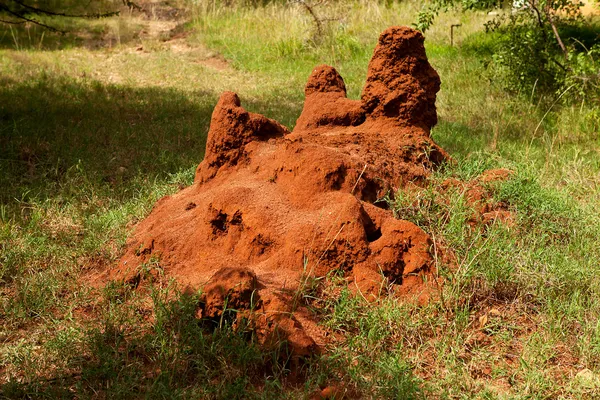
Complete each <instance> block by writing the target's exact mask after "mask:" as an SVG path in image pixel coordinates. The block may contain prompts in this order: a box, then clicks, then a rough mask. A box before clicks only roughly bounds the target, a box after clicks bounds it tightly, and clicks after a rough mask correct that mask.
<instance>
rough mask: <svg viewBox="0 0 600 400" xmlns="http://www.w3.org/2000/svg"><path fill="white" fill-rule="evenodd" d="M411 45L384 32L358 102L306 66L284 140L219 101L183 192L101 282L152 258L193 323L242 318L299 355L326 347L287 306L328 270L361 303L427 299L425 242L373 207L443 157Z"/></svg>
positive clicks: (431, 86) (131, 274) (232, 101)
mask: <svg viewBox="0 0 600 400" xmlns="http://www.w3.org/2000/svg"><path fill="white" fill-rule="evenodd" d="M423 41H424V39H423V36H422V35H421V33H419V32H418V31H415V30H413V29H410V28H407V27H392V28H389V29H387V30H386V31H384V32H383V33H382V34H381V36H380V38H379V43H378V45H377V47H376V48H375V52H374V54H373V58H372V59H371V61H370V63H369V67H368V76H367V82H366V85H365V87H364V89H363V93H362V96H361V100H350V99H348V98H346V88H345V85H344V81H343V79H342V77H341V76H340V75H339V74H338V73H337V71H336V70H335V69H334V68H332V67H330V66H327V65H321V66H318V67H316V68H315V69H314V71H313V72H312V74H311V76H310V78H309V79H308V83H307V84H306V89H305V94H306V100H305V103H304V109H303V111H302V114H301V115H300V117H299V118H298V121H297V124H296V127H295V129H294V130H293V131H292V132H290V131H289V130H288V129H287V128H286V127H284V126H283V125H281V124H279V123H278V122H277V121H274V120H272V119H269V118H266V117H264V116H262V115H259V114H254V113H251V112H248V111H246V110H245V109H244V108H243V107H242V106H241V104H240V99H239V98H238V96H237V95H236V94H235V93H231V92H226V93H223V95H222V96H221V98H220V99H219V102H218V103H217V105H216V107H215V109H214V112H213V115H212V120H211V125H210V131H209V134H208V142H207V146H206V156H205V158H204V160H203V161H202V162H201V163H200V165H199V166H198V169H197V171H196V177H195V181H194V184H193V185H192V186H190V187H188V188H186V189H184V190H182V191H180V192H179V193H177V194H174V195H172V196H167V197H164V198H162V199H161V200H159V201H158V202H157V204H156V205H155V207H154V209H153V210H152V213H151V214H150V215H149V216H148V217H147V218H146V219H145V220H144V221H142V222H141V223H140V224H139V225H138V226H137V228H136V230H135V233H134V234H133V236H132V237H131V239H130V240H129V242H128V246H127V252H126V254H125V255H124V256H123V258H122V260H121V261H120V263H119V265H118V268H117V269H116V270H115V271H114V272H113V274H112V276H113V278H118V279H125V280H128V281H130V282H136V281H139V280H140V279H141V277H142V274H141V272H140V271H141V270H143V268H141V266H143V264H144V263H146V262H148V261H149V260H150V258H151V257H154V258H155V259H157V260H159V264H160V266H161V267H162V269H163V270H164V274H165V275H166V276H167V277H173V278H175V279H176V280H177V281H178V282H180V283H181V284H183V285H184V286H185V287H189V288H190V289H192V290H197V289H200V288H203V293H204V295H203V298H202V303H201V304H200V306H199V307H200V309H199V314H200V315H201V316H202V317H207V318H214V319H218V318H220V316H221V314H222V313H223V310H224V308H227V309H235V310H237V312H238V317H239V316H242V315H244V316H245V317H247V316H248V315H250V310H251V313H252V320H253V323H254V326H255V329H256V331H257V333H258V335H257V336H258V337H259V339H260V340H261V341H262V342H263V343H264V344H271V343H275V342H277V341H278V340H280V339H282V338H283V339H287V340H288V342H289V344H290V348H291V350H292V352H293V353H294V354H295V355H297V356H301V355H305V354H309V353H310V352H312V351H315V350H317V349H318V347H319V345H321V344H322V343H323V340H324V339H323V337H322V334H321V332H320V330H319V329H318V327H317V326H316V324H315V323H314V322H313V321H312V319H311V317H310V315H309V314H308V313H307V312H306V311H305V310H304V308H303V307H302V306H301V304H299V302H298V301H296V300H297V297H296V293H298V290H299V289H301V288H302V286H303V284H304V283H305V282H306V277H323V276H325V275H327V274H328V273H331V272H332V271H337V272H340V273H343V274H345V276H347V277H348V281H349V284H350V285H352V287H353V288H354V290H356V291H357V292H359V293H360V294H362V295H363V296H365V297H366V298H373V297H376V296H378V295H380V294H382V293H385V292H386V291H388V290H389V289H390V288H391V289H392V290H393V292H394V293H395V294H400V295H402V296H409V297H416V298H417V300H419V299H421V300H423V299H425V298H426V297H427V296H428V292H429V290H430V287H428V286H427V285H425V284H424V282H425V281H431V275H432V274H433V273H434V272H435V271H434V267H433V258H432V254H431V247H432V240H431V238H430V236H429V235H428V234H427V233H425V232H424V231H423V230H421V229H420V228H419V227H417V226H416V225H414V224H412V223H411V222H408V221H403V220H398V219H396V218H394V216H393V214H392V212H391V211H389V210H387V203H386V202H385V201H382V200H381V199H382V198H383V197H384V196H386V195H389V194H393V193H394V192H395V191H396V190H398V189H402V188H404V187H408V186H407V184H408V183H415V182H416V183H418V182H422V181H424V180H425V179H426V178H427V176H428V174H429V173H430V171H431V170H432V169H433V168H435V167H436V166H437V165H439V164H440V163H442V162H443V161H444V160H446V159H447V158H448V156H447V154H446V153H445V152H444V151H443V150H442V149H441V148H440V147H438V145H436V144H435V143H434V142H433V140H432V139H431V138H430V134H429V131H430V129H431V127H432V126H433V125H434V124H435V123H436V122H437V116H436V109H435V98H436V93H437V91H438V90H439V88H440V79H439V77H438V75H437V73H436V72H435V70H434V69H433V68H432V67H431V66H430V65H429V63H428V61H427V57H426V55H425V48H424V47H423ZM426 278H429V279H426ZM244 310H246V311H244ZM238 319H239V318H238Z"/></svg>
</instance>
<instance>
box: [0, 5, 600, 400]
mask: <svg viewBox="0 0 600 400" xmlns="http://www.w3.org/2000/svg"><path fill="white" fill-rule="evenodd" d="M228 4H229V5H228V6H224V3H223V2H220V1H219V2H217V1H200V2H189V3H184V2H181V3H172V4H169V3H147V4H144V6H145V10H146V11H144V12H141V11H137V12H134V11H130V12H127V10H126V9H125V10H123V11H122V12H121V14H120V16H118V17H112V18H109V19H103V20H93V21H88V20H83V21H82V20H66V21H65V20H61V21H60V22H58V21H57V23H62V24H67V25H68V28H69V29H68V33H67V34H66V35H64V36H60V35H54V34H51V33H49V32H48V31H46V30H43V29H42V28H41V27H39V26H35V25H16V26H12V25H5V26H2V27H0V29H1V30H0V320H1V321H2V324H0V374H1V376H0V385H1V386H0V396H3V397H7V398H37V397H51V398H56V397H65V398H72V397H81V398H86V397H109V398H131V397H169V398H171V397H183V398H188V397H194V398H252V397H256V398H275V397H282V398H285V397H289V398H299V397H303V396H305V397H308V396H310V395H311V394H312V393H314V392H315V391H316V390H318V389H320V388H323V387H325V386H327V385H333V384H336V383H338V382H340V383H341V384H342V385H343V387H344V388H346V390H349V391H351V392H355V393H360V394H362V396H363V397H366V398H421V397H427V398H430V397H433V398H482V399H487V398H507V399H508V398H510V399H521V398H523V399H525V398H528V399H529V398H597V397H598V396H599V395H600V377H599V376H598V373H600V323H599V320H598V317H599V316H600V302H599V301H598V298H600V296H599V295H600V279H599V278H598V268H599V265H598V264H599V260H600V250H599V249H600V246H599V245H600V243H599V242H600V240H599V239H598V238H599V237H600V221H599V219H600V217H599V215H598V212H597V210H598V209H599V207H600V178H599V177H600V175H599V171H600V136H599V132H600V111H599V110H600V108H599V107H598V103H597V97H596V98H593V97H592V98H585V99H584V98H583V97H579V98H577V97H574V98H571V99H570V100H569V101H568V102H565V101H562V99H563V97H564V96H563V97H561V98H560V99H559V96H560V93H559V92H556V91H554V90H548V91H541V90H540V91H538V90H537V89H536V90H535V91H530V90H525V89H520V88H518V87H514V86H513V87H512V88H511V89H512V90H510V91H507V90H506V76H507V75H505V74H504V72H506V71H504V72H502V71H499V68H504V67H505V66H506V65H505V64H502V63H500V64H498V63H494V57H498V54H502V53H498V48H497V46H498V44H499V43H504V42H503V41H505V40H506V41H509V42H510V41H512V43H514V40H518V39H514V38H512V37H511V36H510V35H513V34H514V35H518V34H519V33H518V32H517V31H511V32H504V33H503V31H502V30H496V31H495V32H494V33H486V31H485V23H486V22H489V21H490V20H491V19H492V18H495V17H494V16H489V15H487V13H485V12H481V11H477V10H474V11H468V12H458V11H453V10H452V9H450V10H449V11H448V12H442V13H440V15H438V17H437V19H436V20H435V23H434V24H433V25H431V26H430V28H429V30H428V31H427V40H426V48H427V53H428V56H429V58H430V62H431V63H432V65H433V66H434V67H435V68H436V70H437V71H438V72H439V74H440V76H441V79H442V90H441V91H440V93H439V96H438V113H439V116H440V123H439V124H438V126H437V127H436V128H435V129H434V130H433V133H432V134H433V137H434V139H435V140H436V141H437V142H438V143H439V144H440V145H441V146H442V147H444V148H445V149H446V150H448V151H449V152H450V154H451V155H452V156H453V158H454V160H455V162H454V163H453V164H451V165H448V166H447V167H446V168H444V169H442V170H440V171H438V172H437V173H436V174H435V175H434V176H433V178H432V180H431V184H430V187H429V188H428V190H426V191H424V192H423V193H421V194H419V196H418V197H417V198H416V199H415V198H407V197H406V196H398V197H397V199H396V202H395V203H394V204H393V207H394V209H395V210H396V212H397V214H398V216H399V217H401V218H405V219H409V220H412V221H414V222H415V223H417V224H419V225H420V226H422V227H423V228H424V229H425V230H426V231H427V232H429V233H431V234H433V235H435V236H436V238H438V239H439V240H440V242H441V243H443V244H444V245H446V246H447V247H449V248H452V249H454V251H455V252H456V258H457V261H458V262H457V267H456V268H452V269H450V268H449V267H448V266H447V265H444V264H443V263H441V262H440V264H439V265H438V268H439V270H440V274H441V276H442V277H443V278H444V279H445V282H446V284H445V285H444V287H443V291H442V293H441V294H440V299H441V300H440V301H439V302H433V303H432V304H430V305H429V306H426V307H422V308H416V307H414V306H412V305H410V304H403V303H401V302H399V301H397V300H395V299H382V300H381V301H379V302H377V303H375V304H366V303H364V302H363V301H361V299H360V298H356V297H353V296H351V295H350V294H349V293H348V292H347V291H345V290H344V289H343V284H342V282H340V277H337V276H331V277H328V279H327V280H326V281H324V282H322V283H321V284H320V285H319V286H318V287H315V288H312V291H311V292H310V293H307V294H306V295H307V296H308V295H310V298H311V299H312V300H311V301H312V302H314V305H315V306H319V307H315V309H317V308H320V309H322V310H324V311H323V312H322V313H321V314H319V316H318V317H319V318H320V319H321V320H322V324H323V325H324V326H326V327H328V328H329V329H331V331H332V332H334V333H338V334H341V335H339V340H337V341H335V342H333V343H332V344H331V346H330V348H329V349H328V350H329V351H328V352H327V353H326V354H325V355H323V356H318V357H317V356H316V357H315V358H314V359H312V360H308V361H307V362H306V364H304V365H303V368H302V369H301V371H300V372H296V373H294V374H292V373H290V367H291V365H290V363H289V362H288V361H289V360H286V359H284V358H283V359H282V357H280V354H279V353H278V352H277V351H274V352H268V353H265V352H261V351H259V350H258V349H257V348H256V346H254V345H253V343H252V341H247V340H246V337H245V334H250V335H251V332H245V333H244V334H243V333H240V332H237V333H236V332H231V331H230V330H229V328H227V327H221V328H215V327H214V326H206V324H204V323H198V321H197V320H195V319H194V317H193V315H192V310H193V307H194V304H195V302H197V294H188V295H183V294H181V293H179V291H178V288H177V287H176V285H175V284H174V283H172V282H168V281H165V280H159V281H156V282H154V283H152V284H151V285H148V287H146V288H145V289H144V290H138V291H132V290H130V289H129V288H128V287H126V286H121V285H118V284H109V285H108V286H106V287H104V286H103V285H99V284H97V283H96V282H99V281H101V280H100V279H99V276H100V275H101V274H102V273H103V272H105V271H106V270H107V269H108V268H109V267H110V266H111V265H112V264H113V263H114V262H116V260H117V259H118V257H119V256H120V254H121V251H122V249H123V246H124V242H125V239H126V237H127V234H128V232H129V231H130V229H131V228H132V226H133V225H134V224H135V222H137V221H138V220H140V219H141V218H143V217H144V216H145V215H146V214H147V213H148V212H149V210H150V208H151V207H152V205H153V204H154V203H155V201H156V200H157V199H158V198H160V197H161V196H163V195H165V194H168V193H173V192H175V191H177V190H178V189H179V188H180V187H182V186H185V185H189V184H190V183H191V182H192V179H193V172H194V169H195V167H196V165H197V164H198V163H199V162H200V160H201V158H202V155H203V149H204V144H205V140H206V133H207V130H208V124H209V121H210V113H211V112H212V107H213V106H214V104H215V102H216V99H217V97H218V95H219V94H220V93H221V92H222V91H224V90H234V91H236V92H238V93H239V95H240V97H241V99H242V102H243V105H244V106H245V107H247V108H248V109H249V110H251V111H254V112H260V113H263V114H265V115H267V116H269V117H272V118H276V119H277V120H279V121H281V122H282V123H284V124H286V125H287V126H289V127H293V125H294V122H295V119H296V118H297V116H298V115H299V113H300V110H301V108H302V102H303V86H304V83H305V80H306V78H307V77H308V75H309V73H310V71H311V70H312V68H313V67H314V66H315V65H317V64H321V63H327V64H330V65H333V66H334V67H336V68H337V69H338V71H340V73H341V74H342V76H343V77H344V79H345V81H346V84H347V86H348V88H349V95H350V97H352V98H358V97H359V94H360V91H361V88H362V84H363V81H364V78H365V75H366V65H367V63H368V60H369V58H370V55H371V52H372V49H373V47H374V45H375V43H376V40H377V36H378V35H379V33H380V31H382V30H383V29H385V28H386V27H388V26H390V25H398V24H405V25H406V24H411V23H412V22H414V21H416V20H417V14H418V12H419V11H420V10H421V7H420V5H419V4H415V3H409V2H403V3H401V2H395V1H380V2H378V1H367V0H356V1H345V2H333V1H332V2H324V3H323V4H321V5H320V6H317V7H315V8H314V11H315V13H316V15H317V16H318V17H319V18H320V19H321V24H322V25H321V28H320V29H321V32H320V33H319V31H318V29H317V26H316V24H315V20H314V17H313V16H311V14H310V13H308V12H307V10H306V8H305V7H304V6H303V5H302V4H298V3H293V4H288V3H284V2H260V1H258V2H246V3H243V2H234V1H231V2H229V3H228ZM507 13H508V14H507V15H509V14H510V10H507ZM587 18H590V19H589V21H587V22H586V23H587V24H588V25H589V26H592V27H594V26H596V25H594V24H595V23H596V22H595V21H596V20H594V19H593V18H594V17H587ZM457 23H460V24H461V27H460V28H458V29H457V30H456V36H455V46H451V45H450V39H449V30H450V25H451V24H457ZM515 32H516V33H515ZM578 32H579V31H578ZM593 32H597V31H593ZM507 35H509V36H507ZM578 35H579V33H578ZM566 37H574V38H579V37H580V36H577V35H572V36H568V34H567V35H566ZM534 39H535V38H532V40H534ZM578 40H580V39H578ZM595 40H597V36H596V39H595ZM524 45H525V42H524ZM517 50H518V49H516V50H515V51H517ZM511 54H512V53H511ZM592 56H594V55H593V54H592ZM511 68H512V67H511ZM516 70H518V69H515V68H513V71H516ZM496 167H505V168H509V169H511V170H513V171H515V174H514V175H513V177H512V178H511V179H510V180H508V181H506V182H502V183H499V184H495V185H492V186H491V187H490V188H489V190H491V191H492V193H493V194H494V198H495V199H496V200H497V201H503V202H505V203H506V204H508V205H509V206H510V209H511V210H512V211H513V212H514V213H515V215H516V220H515V224H514V225H506V224H501V223H497V224H494V225H492V226H489V227H487V228H485V229H483V227H481V226H473V224H471V223H469V220H470V216H471V214H472V210H471V208H470V207H471V206H469V204H468V202H467V201H466V200H465V194H464V192H462V191H460V190H455V191H450V192H446V193H445V194H442V191H441V190H440V187H441V185H442V183H443V182H444V180H446V179H447V178H451V177H453V178H459V179H463V180H469V179H473V178H475V177H476V176H477V175H479V174H480V173H481V172H483V171H484V170H486V169H488V168H496Z"/></svg>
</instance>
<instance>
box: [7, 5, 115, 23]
mask: <svg viewBox="0 0 600 400" xmlns="http://www.w3.org/2000/svg"><path fill="white" fill-rule="evenodd" d="M12 1H13V2H14V3H17V4H18V5H20V6H21V7H23V8H25V9H27V10H30V11H32V12H33V13H34V14H44V15H51V16H56V17H69V18H90V19H91V18H108V17H113V16H115V15H119V11H111V12H108V13H98V14H67V13H60V12H54V11H48V10H43V9H41V8H37V7H33V6H30V5H28V4H25V3H23V2H22V1H20V0H12Z"/></svg>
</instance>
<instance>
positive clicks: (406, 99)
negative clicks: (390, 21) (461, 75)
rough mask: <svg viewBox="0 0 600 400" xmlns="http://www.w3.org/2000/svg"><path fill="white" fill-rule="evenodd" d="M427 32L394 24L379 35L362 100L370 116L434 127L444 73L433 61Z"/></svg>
mask: <svg viewBox="0 0 600 400" xmlns="http://www.w3.org/2000/svg"><path fill="white" fill-rule="evenodd" d="M424 40H425V39H424V38H423V35H422V34H421V33H420V32H419V31H416V30H414V29H410V28H407V27H392V28H389V29H387V30H385V31H384V32H383V33H382V34H381V35H380V36H379V43H378V44H377V47H376V48H375V52H374V53H373V57H372V58H371V62H369V68H368V72H367V82H366V84H365V87H364V89H363V92H362V96H361V100H362V102H363V107H364V109H365V112H366V113H367V115H368V117H369V119H382V118H390V119H393V120H395V121H397V122H400V123H403V124H406V125H416V126H420V127H422V128H425V129H428V130H429V129H431V127H433V126H434V125H435V124H436V123H437V114H436V110H435V97H436V93H437V92H438V91H439V90H440V77H439V76H438V74H437V72H435V70H434V69H433V68H432V67H431V65H429V61H428V60H427V55H426V54H425V46H424V45H423V42H424Z"/></svg>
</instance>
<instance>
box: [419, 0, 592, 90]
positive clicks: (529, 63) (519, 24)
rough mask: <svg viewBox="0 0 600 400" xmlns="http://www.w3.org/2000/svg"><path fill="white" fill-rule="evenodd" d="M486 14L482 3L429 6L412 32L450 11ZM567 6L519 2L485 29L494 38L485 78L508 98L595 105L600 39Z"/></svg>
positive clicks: (564, 1) (559, 1) (543, 0)
mask: <svg viewBox="0 0 600 400" xmlns="http://www.w3.org/2000/svg"><path fill="white" fill-rule="evenodd" d="M457 5H458V6H460V7H461V8H462V9H463V10H468V9H491V8H493V6H494V5H493V4H491V3H490V2H489V1H488V0H458V1H457V0H434V2H433V3H432V4H431V5H430V6H428V7H425V8H423V9H422V10H421V12H420V13H419V15H418V17H417V21H416V23H415V26H416V27H417V28H419V29H421V30H423V31H425V30H426V29H427V28H429V27H430V26H431V25H432V24H433V22H434V19H435V16H436V15H437V14H438V13H439V12H440V11H443V10H445V9H447V8H449V7H451V6H457ZM580 6H581V4H580V3H579V2H576V1H571V0H525V1H523V2H522V7H521V8H520V9H518V10H517V9H515V8H513V9H512V10H511V12H510V13H504V14H501V15H500V16H499V17H497V18H495V19H494V20H492V21H489V22H488V23H487V24H486V30H487V31H488V32H495V33H496V34H497V36H496V38H498V40H497V41H496V43H495V44H494V45H493V49H492V56H491V60H490V61H491V62H490V63H489V65H490V69H491V72H492V73H493V74H494V78H495V79H499V80H500V81H501V83H502V84H503V86H504V87H505V88H506V89H508V90H509V91H512V92H518V93H521V94H525V95H528V96H531V97H532V98H533V95H534V94H536V95H543V96H551V97H552V98H555V99H562V100H563V101H564V102H579V101H592V102H594V101H598V100H600V60H599V59H598V53H599V49H600V35H599V34H598V29H597V26H596V23H595V22H594V21H593V20H590V19H588V20H586V19H584V18H583V17H582V16H581V15H580V12H579V8H580Z"/></svg>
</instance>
